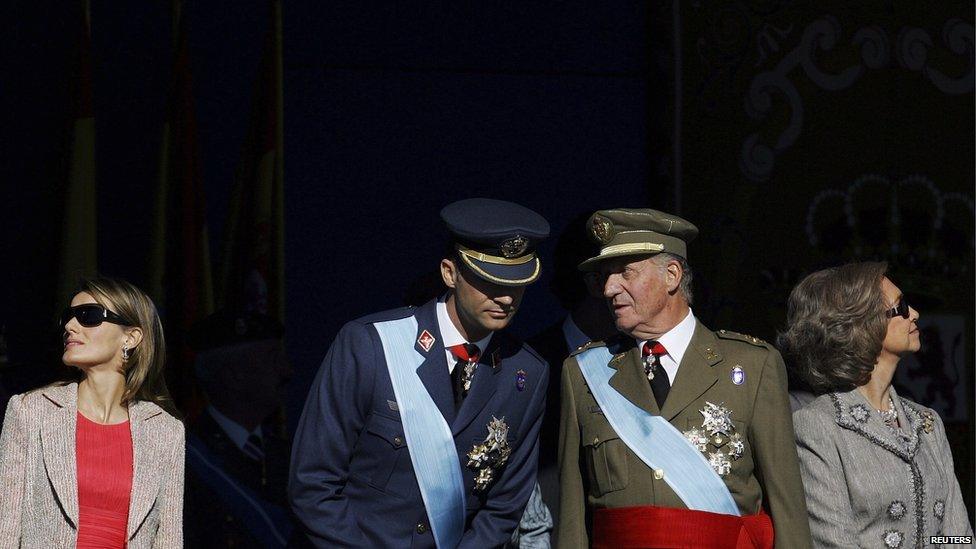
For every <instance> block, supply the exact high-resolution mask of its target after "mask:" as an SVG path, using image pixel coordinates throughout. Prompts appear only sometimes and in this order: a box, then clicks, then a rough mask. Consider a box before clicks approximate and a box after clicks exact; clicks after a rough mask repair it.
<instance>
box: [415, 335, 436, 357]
mask: <svg viewBox="0 0 976 549" xmlns="http://www.w3.org/2000/svg"><path fill="white" fill-rule="evenodd" d="M434 341H435V339H434V336H432V335H430V332H428V331H427V330H424V331H423V332H421V333H420V337H419V338H417V344H418V345H420V347H421V348H423V350H424V352H425V353H426V352H427V351H429V350H430V348H431V347H433V346H434Z"/></svg>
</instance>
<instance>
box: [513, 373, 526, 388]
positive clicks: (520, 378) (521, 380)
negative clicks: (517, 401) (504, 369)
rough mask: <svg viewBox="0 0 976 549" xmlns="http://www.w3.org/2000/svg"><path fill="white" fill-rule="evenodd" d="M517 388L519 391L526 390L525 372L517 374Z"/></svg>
mask: <svg viewBox="0 0 976 549" xmlns="http://www.w3.org/2000/svg"><path fill="white" fill-rule="evenodd" d="M515 388H516V389H518V390H519V391H524V390H525V370H519V371H517V372H515Z"/></svg>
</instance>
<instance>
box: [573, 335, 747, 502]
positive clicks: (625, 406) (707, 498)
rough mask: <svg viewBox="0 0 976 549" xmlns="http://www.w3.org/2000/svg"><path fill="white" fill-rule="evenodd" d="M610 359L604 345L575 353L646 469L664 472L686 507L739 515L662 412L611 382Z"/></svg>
mask: <svg viewBox="0 0 976 549" xmlns="http://www.w3.org/2000/svg"><path fill="white" fill-rule="evenodd" d="M612 358H613V356H612V355H611V354H610V351H608V350H607V348H606V347H594V348H592V349H589V350H587V351H584V352H583V353H580V354H579V355H577V356H576V360H577V362H579V365H580V371H582V372H583V377H584V378H586V383H587V385H589V386H590V391H591V392H592V393H593V398H595V399H596V402H597V404H599V405H600V409H602V410H603V415H604V416H606V418H607V421H609V422H610V426H611V427H613V430H614V431H616V432H617V435H619V436H620V440H622V441H623V442H624V444H626V445H627V447H628V448H630V449H631V450H632V451H633V452H634V453H635V454H637V457H639V458H640V459H641V461H643V462H644V463H646V464H647V466H648V467H650V468H651V469H663V470H664V482H666V483H667V484H668V486H670V487H671V489H672V490H674V493H675V494H677V496H678V497H679V498H681V501H683V502H684V503H685V505H687V506H688V508H689V509H692V510H695V511H709V512H712V513H723V514H726V515H735V516H739V508H738V506H736V504H735V501H734V500H733V499H732V494H730V493H729V489H728V487H726V486H725V483H724V482H722V479H721V478H720V477H719V476H718V473H716V472H715V471H714V470H713V469H712V467H711V466H710V465H709V464H708V462H707V461H705V457H704V456H702V454H701V452H699V451H698V449H696V448H695V447H694V446H692V445H691V443H690V442H688V440H687V439H686V438H685V437H684V435H682V434H681V432H680V431H678V430H677V429H675V428H674V426H673V425H671V424H670V423H668V422H667V420H665V419H664V418H663V417H661V416H655V415H653V414H650V413H648V412H647V411H646V410H642V409H641V408H638V407H637V406H635V405H634V403H632V402H630V401H629V400H627V399H626V398H625V397H624V396H623V395H621V394H620V393H619V392H617V391H616V390H614V388H613V387H611V386H610V377H611V376H612V375H613V373H614V369H613V368H611V367H610V366H608V363H609V362H610V360H611V359H612Z"/></svg>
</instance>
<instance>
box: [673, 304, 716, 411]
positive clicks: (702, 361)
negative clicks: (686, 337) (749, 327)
mask: <svg viewBox="0 0 976 549" xmlns="http://www.w3.org/2000/svg"><path fill="white" fill-rule="evenodd" d="M717 343H718V339H717V338H716V337H715V334H713V333H712V332H711V331H709V330H708V328H705V326H703V325H702V324H701V323H700V322H698V321H695V333H694V335H692V336H691V342H690V343H689V344H688V349H687V350H685V354H684V356H683V357H682V358H681V364H680V365H679V366H678V374H677V375H676V376H675V379H674V382H673V383H672V384H671V391H670V392H669V393H668V399H667V400H665V401H664V406H663V408H662V409H661V416H662V417H664V419H666V420H668V421H671V420H672V419H674V417H675V416H676V415H678V414H679V413H681V411H682V410H684V409H685V408H687V407H688V405H689V404H691V403H693V402H695V401H696V400H698V397H700V396H701V395H703V394H704V393H705V391H707V390H709V389H710V388H711V387H712V385H715V382H717V381H718V374H716V373H715V369H714V368H713V366H715V365H716V364H718V363H719V362H721V361H722V355H720V354H719V353H718V347H717Z"/></svg>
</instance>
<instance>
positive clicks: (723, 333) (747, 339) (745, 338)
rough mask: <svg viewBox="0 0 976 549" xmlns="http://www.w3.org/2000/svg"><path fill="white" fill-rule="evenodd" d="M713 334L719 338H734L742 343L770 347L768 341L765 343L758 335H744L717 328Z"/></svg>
mask: <svg viewBox="0 0 976 549" xmlns="http://www.w3.org/2000/svg"><path fill="white" fill-rule="evenodd" d="M715 335H716V336H718V337H719V338H720V339H734V340H736V341H741V342H743V343H748V344H750V345H755V346H756V347H763V348H768V347H770V345H769V343H766V342H765V341H763V340H761V339H759V338H758V337H755V336H751V335H746V334H740V333H739V332H732V331H729V330H719V331H717V332H715Z"/></svg>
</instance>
